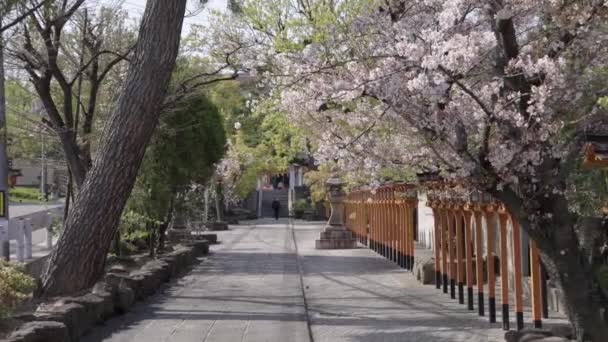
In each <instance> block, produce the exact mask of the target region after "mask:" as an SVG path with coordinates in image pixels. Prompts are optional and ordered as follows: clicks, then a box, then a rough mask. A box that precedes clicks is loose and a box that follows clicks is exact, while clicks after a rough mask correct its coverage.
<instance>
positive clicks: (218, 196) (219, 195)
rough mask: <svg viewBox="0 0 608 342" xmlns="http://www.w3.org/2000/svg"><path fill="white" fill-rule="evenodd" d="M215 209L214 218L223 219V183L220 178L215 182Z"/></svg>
mask: <svg viewBox="0 0 608 342" xmlns="http://www.w3.org/2000/svg"><path fill="white" fill-rule="evenodd" d="M215 211H216V218H215V220H216V221H218V222H222V221H224V185H223V183H222V181H221V180H217V183H216V184H215Z"/></svg>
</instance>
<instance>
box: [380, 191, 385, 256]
mask: <svg viewBox="0 0 608 342" xmlns="http://www.w3.org/2000/svg"><path fill="white" fill-rule="evenodd" d="M381 196H382V202H381V204H380V220H381V222H382V253H381V255H382V256H383V257H386V240H387V239H386V191H385V189H384V188H382V192H381Z"/></svg>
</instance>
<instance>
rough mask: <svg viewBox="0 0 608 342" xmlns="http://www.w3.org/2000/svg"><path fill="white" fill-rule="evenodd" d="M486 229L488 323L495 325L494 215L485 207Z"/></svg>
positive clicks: (489, 208)
mask: <svg viewBox="0 0 608 342" xmlns="http://www.w3.org/2000/svg"><path fill="white" fill-rule="evenodd" d="M485 216H486V228H487V234H486V236H487V242H486V246H487V256H486V264H487V266H488V311H489V316H490V323H496V287H495V281H496V279H495V273H494V220H493V219H494V213H493V212H492V208H491V207H489V206H488V207H486V211H485Z"/></svg>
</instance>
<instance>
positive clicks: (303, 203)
mask: <svg viewBox="0 0 608 342" xmlns="http://www.w3.org/2000/svg"><path fill="white" fill-rule="evenodd" d="M293 208H294V209H296V210H304V209H310V208H312V205H311V204H310V202H308V200H305V199H299V200H296V201H295V202H294V203H293Z"/></svg>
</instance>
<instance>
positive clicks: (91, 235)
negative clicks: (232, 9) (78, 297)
mask: <svg viewBox="0 0 608 342" xmlns="http://www.w3.org/2000/svg"><path fill="white" fill-rule="evenodd" d="M185 8H186V0H174V1H165V0H150V1H148V2H147V4H146V10H145V12H144V16H143V19H142V23H141V27H140V35H139V40H138V44H137V48H136V51H135V55H134V56H133V59H132V63H131V67H130V69H129V73H128V75H127V79H126V81H125V83H124V86H123V89H122V92H121V95H120V97H119V99H118V104H117V106H116V110H115V111H114V112H113V113H112V116H111V118H110V120H109V121H108V122H107V124H106V126H105V128H104V132H103V138H102V141H101V144H100V149H99V153H98V156H97V158H96V159H95V161H94V163H93V167H92V168H91V170H90V171H89V172H88V174H87V177H86V180H85V182H84V184H83V185H82V187H81V189H80V191H79V193H78V195H77V198H76V199H77V200H76V201H75V204H74V206H73V207H72V210H70V213H69V215H68V219H67V221H66V223H65V230H64V232H63V234H62V236H61V238H60V239H59V241H58V243H57V246H56V248H55V249H54V250H53V253H52V254H51V257H50V261H49V263H48V266H47V269H46V270H45V272H44V274H43V276H42V284H43V285H42V294H43V295H44V296H55V295H61V294H66V293H73V292H77V291H80V290H84V289H87V288H89V287H91V286H93V285H94V283H95V281H97V279H98V278H99V277H100V276H101V275H102V273H103V269H104V266H105V261H106V256H107V252H108V249H109V247H110V244H111V240H112V237H113V235H114V233H115V231H116V229H117V226H118V221H119V219H120V215H121V212H122V210H123V208H124V206H125V203H126V201H127V199H128V197H129V195H130V192H131V190H132V188H133V185H134V183H135V178H136V176H137V171H138V169H139V165H140V164H141V161H142V159H143V156H144V152H145V148H146V145H147V143H148V142H149V140H150V138H151V136H152V134H153V132H154V129H155V127H156V125H157V123H158V117H159V115H160V109H161V105H162V102H163V99H164V96H165V94H166V92H167V87H168V84H169V81H170V78H171V72H172V70H173V67H174V65H175V59H176V57H177V53H178V50H179V42H180V34H181V29H182V23H183V18H184V12H185Z"/></svg>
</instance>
